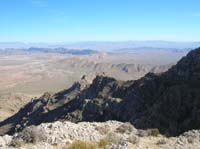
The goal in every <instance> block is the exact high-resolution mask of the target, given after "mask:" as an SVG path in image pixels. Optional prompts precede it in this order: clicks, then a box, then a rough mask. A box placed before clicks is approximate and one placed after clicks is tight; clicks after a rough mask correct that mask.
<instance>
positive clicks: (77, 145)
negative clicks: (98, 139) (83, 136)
mask: <svg viewBox="0 0 200 149" xmlns="http://www.w3.org/2000/svg"><path fill="white" fill-rule="evenodd" d="M67 149H98V146H97V145H96V144H94V143H91V142H84V141H74V142H73V143H72V144H71V145H70V146H69V147H67Z"/></svg>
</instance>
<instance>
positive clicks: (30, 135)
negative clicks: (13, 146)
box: [14, 126, 46, 143]
mask: <svg viewBox="0 0 200 149" xmlns="http://www.w3.org/2000/svg"><path fill="white" fill-rule="evenodd" d="M14 139H15V140H22V141H23V142H25V143H37V142H42V141H45V140H46V136H45V132H44V131H43V130H41V129H38V128H37V127H35V126H31V127H28V128H25V129H24V130H23V131H22V132H20V133H19V134H18V135H17V136H16V137H15V138H14Z"/></svg>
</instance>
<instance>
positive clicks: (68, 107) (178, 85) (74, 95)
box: [0, 48, 200, 136]
mask: <svg viewBox="0 0 200 149" xmlns="http://www.w3.org/2000/svg"><path fill="white" fill-rule="evenodd" d="M199 107H200V48H198V49H195V50H194V51H191V52H190V53H189V54H188V55H187V56H186V57H184V58H182V59H181V60H180V61H179V62H178V64H177V65H175V66H173V67H172V68H171V69H169V70H168V71H167V72H165V73H162V74H153V73H148V74H147V75H145V77H143V78H141V79H139V80H137V81H117V80H116V79H114V78H110V77H106V76H103V75H101V76H97V77H96V78H95V79H94V80H93V82H92V83H91V84H88V83H87V82H86V80H85V78H84V77H83V79H82V81H81V82H77V83H75V84H74V85H73V86H72V87H71V88H69V89H67V90H64V91H61V92H59V93H57V94H54V95H50V94H48V93H46V94H44V95H43V96H42V97H41V98H39V99H36V100H33V101H32V102H30V103H28V104H27V105H25V106H24V107H23V108H21V109H20V111H19V112H18V113H17V114H15V115H14V116H12V117H10V118H8V119H7V120H5V121H3V122H1V123H0V134H4V133H9V134H12V133H14V132H15V131H20V130H22V129H23V128H24V127H26V126H29V125H33V124H36V125H38V124H40V123H43V122H52V121H56V120H70V121H72V122H79V121H107V120H119V121H129V122H131V123H132V124H134V126H135V127H137V128H143V129H146V128H155V127H156V128H159V129H160V131H161V133H163V134H166V135H169V136H174V135H178V134H181V133H183V132H185V131H187V130H190V129H196V128H199V126H200V116H199V111H200V110H199V109H200V108H199ZM8 125H9V126H10V125H11V127H10V128H8V127H6V126H8ZM5 127H6V128H7V129H5ZM2 128H4V129H2Z"/></svg>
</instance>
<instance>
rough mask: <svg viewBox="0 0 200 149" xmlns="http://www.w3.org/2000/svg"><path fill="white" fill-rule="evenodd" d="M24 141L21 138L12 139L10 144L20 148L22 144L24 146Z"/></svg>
mask: <svg viewBox="0 0 200 149" xmlns="http://www.w3.org/2000/svg"><path fill="white" fill-rule="evenodd" d="M24 144H25V143H24V142H23V140H19V139H12V141H11V142H10V146H12V147H15V148H20V147H22V146H24Z"/></svg>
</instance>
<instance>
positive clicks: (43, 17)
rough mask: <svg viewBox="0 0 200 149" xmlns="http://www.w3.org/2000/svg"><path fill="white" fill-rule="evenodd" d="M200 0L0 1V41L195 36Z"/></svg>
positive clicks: (198, 32) (183, 38) (197, 34)
mask: <svg viewBox="0 0 200 149" xmlns="http://www.w3.org/2000/svg"><path fill="white" fill-rule="evenodd" d="M199 7H200V0H1V1H0V42H16V41H20V42H67V41H124V40H170V41H200V9H199Z"/></svg>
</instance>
